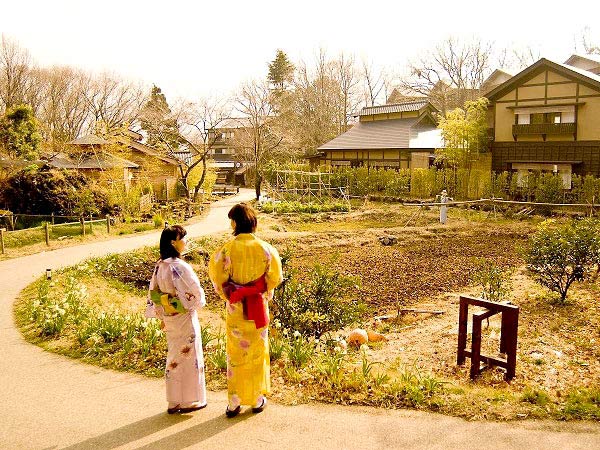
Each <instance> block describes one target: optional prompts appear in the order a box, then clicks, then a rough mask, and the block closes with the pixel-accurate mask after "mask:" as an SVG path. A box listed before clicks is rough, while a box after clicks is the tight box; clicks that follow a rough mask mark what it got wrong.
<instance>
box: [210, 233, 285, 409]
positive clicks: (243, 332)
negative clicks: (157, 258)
mask: <svg viewBox="0 0 600 450" xmlns="http://www.w3.org/2000/svg"><path fill="white" fill-rule="evenodd" d="M208 274H209V276H210V279H211V281H212V283H213V286H214V288H215V290H216V291H217V293H218V294H219V295H220V296H221V297H222V298H223V299H224V300H225V301H226V312H227V317H226V324H227V391H228V398H229V407H230V409H234V408H236V407H237V406H238V405H251V406H254V405H256V404H258V403H259V402H260V399H261V398H262V396H265V395H268V394H269V392H270V389H271V379H270V371H271V364H270V359H269V335H268V326H266V327H263V328H258V329H257V328H256V326H255V323H254V321H252V320H247V319H245V318H244V311H243V305H242V302H239V303H233V304H232V303H229V301H227V298H226V296H225V294H224V293H223V287H222V286H223V283H225V282H227V281H233V282H234V283H236V284H241V285H244V284H247V283H250V282H252V281H255V280H257V279H258V278H260V277H261V276H262V275H265V281H266V283H267V292H266V293H265V294H263V301H264V302H265V308H267V311H268V301H269V300H270V299H271V298H272V297H273V289H275V288H276V287H277V285H279V283H281V281H282V279H283V277H282V271H281V259H280V258H279V253H277V250H276V249H275V248H274V247H273V246H271V245H270V244H268V243H266V242H265V241H263V240H261V239H258V238H257V237H256V236H254V235H253V234H250V233H242V234H239V235H237V236H236V237H235V238H234V239H232V240H231V241H229V242H228V243H226V244H225V245H224V246H223V247H222V248H221V249H220V250H218V251H217V252H215V254H214V255H213V257H212V258H211V259H210V262H209V266H208Z"/></svg>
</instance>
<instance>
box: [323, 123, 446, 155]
mask: <svg viewBox="0 0 600 450" xmlns="http://www.w3.org/2000/svg"><path fill="white" fill-rule="evenodd" d="M419 120H420V119H418V118H416V117H415V118H411V119H392V120H376V121H374V122H359V123H358V124H356V125H354V126H353V127H352V128H350V129H349V130H348V131H346V132H345V133H343V134H341V135H339V136H338V137H336V138H335V139H332V140H331V141H329V142H327V143H325V144H323V145H321V146H320V147H319V148H318V150H320V151H323V150H378V149H395V148H398V149H401V148H402V149H406V148H411V146H410V141H411V139H414V138H415V137H416V136H417V133H418V132H419V131H423V130H428V129H429V130H435V126H433V125H431V126H428V127H420V126H416V125H417V123H418V122H419Z"/></svg>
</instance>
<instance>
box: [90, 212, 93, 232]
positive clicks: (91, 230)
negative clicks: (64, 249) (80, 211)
mask: <svg viewBox="0 0 600 450" xmlns="http://www.w3.org/2000/svg"><path fill="white" fill-rule="evenodd" d="M90 234H94V229H93V228H92V215H91V214H90Z"/></svg>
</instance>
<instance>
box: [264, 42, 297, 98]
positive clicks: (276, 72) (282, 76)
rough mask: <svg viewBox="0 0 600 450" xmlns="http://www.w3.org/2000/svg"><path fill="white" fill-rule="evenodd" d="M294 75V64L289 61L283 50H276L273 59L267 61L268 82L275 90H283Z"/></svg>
mask: <svg viewBox="0 0 600 450" xmlns="http://www.w3.org/2000/svg"><path fill="white" fill-rule="evenodd" d="M293 77H294V65H293V64H292V63H291V62H290V60H289V59H288V57H287V55H286V54H285V53H284V52H283V50H277V54H276V55H275V59H274V60H273V61H272V62H271V63H269V75H268V76H267V78H268V80H269V82H271V84H272V85H273V88H274V89H276V90H280V91H283V90H284V89H285V85H286V83H290V82H291V81H292V79H293Z"/></svg>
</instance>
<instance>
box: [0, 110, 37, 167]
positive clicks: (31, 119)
mask: <svg viewBox="0 0 600 450" xmlns="http://www.w3.org/2000/svg"><path fill="white" fill-rule="evenodd" d="M41 140H42V136H41V135H40V133H39V132H38V123H37V120H36V119H35V116H34V115H33V109H31V106H29V105H18V106H15V107H13V108H9V109H7V110H6V113H5V114H4V116H3V117H2V118H0V148H1V149H2V153H5V154H7V155H9V156H10V157H13V158H24V159H26V160H30V161H31V160H34V159H36V158H38V157H39V145H40V142H41Z"/></svg>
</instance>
